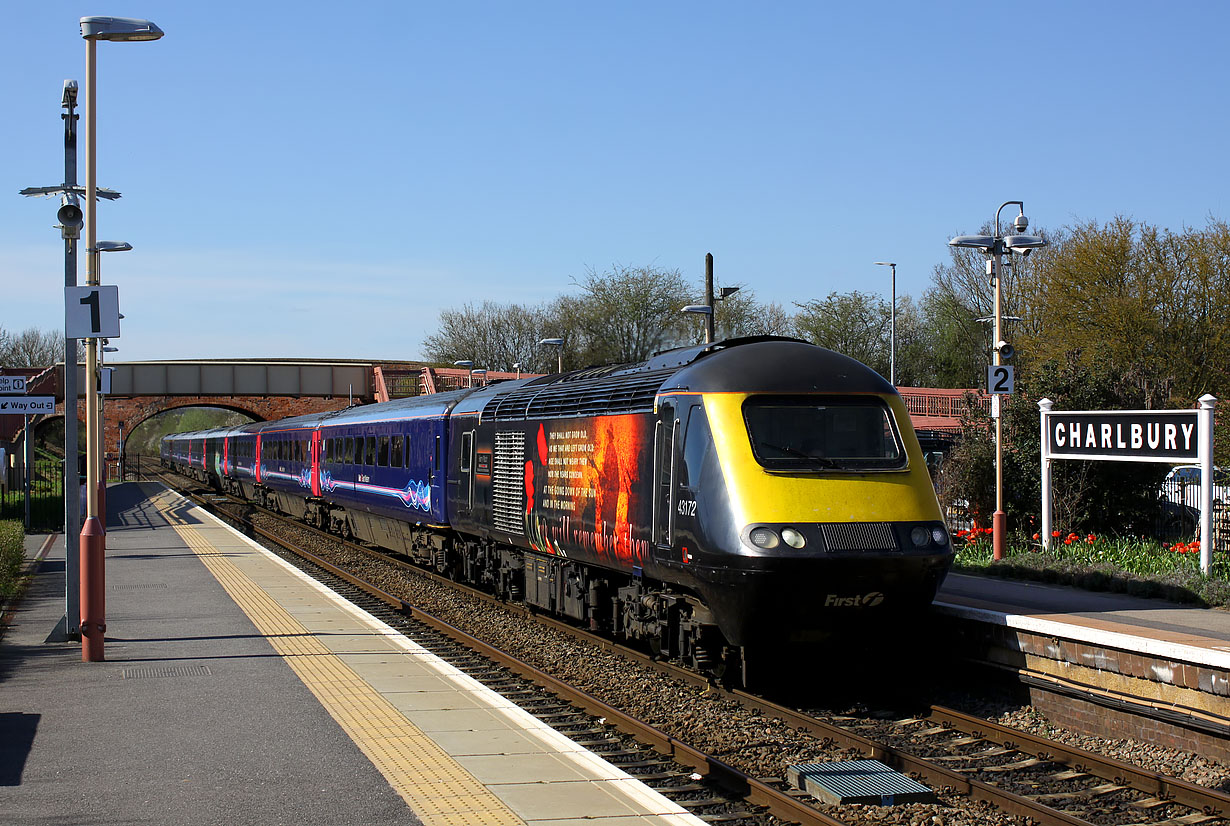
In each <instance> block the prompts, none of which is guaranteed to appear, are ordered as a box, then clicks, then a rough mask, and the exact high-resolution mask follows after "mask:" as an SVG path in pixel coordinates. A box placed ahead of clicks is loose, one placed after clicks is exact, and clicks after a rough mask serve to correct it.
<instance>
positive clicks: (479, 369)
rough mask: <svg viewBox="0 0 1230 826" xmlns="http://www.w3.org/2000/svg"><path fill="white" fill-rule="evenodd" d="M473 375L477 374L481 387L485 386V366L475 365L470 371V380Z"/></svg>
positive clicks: (472, 379) (472, 378)
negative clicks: (481, 383) (480, 380)
mask: <svg viewBox="0 0 1230 826" xmlns="http://www.w3.org/2000/svg"><path fill="white" fill-rule="evenodd" d="M475 376H478V377H479V378H480V379H482V382H483V387H486V386H487V368H486V367H475V368H474V369H473V370H471V371H470V381H471V382H473V381H474V377H475Z"/></svg>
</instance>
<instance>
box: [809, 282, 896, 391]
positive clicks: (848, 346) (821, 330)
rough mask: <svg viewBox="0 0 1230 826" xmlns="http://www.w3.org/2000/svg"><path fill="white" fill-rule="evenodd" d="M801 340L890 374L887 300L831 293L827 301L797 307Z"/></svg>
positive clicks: (816, 301) (865, 294)
mask: <svg viewBox="0 0 1230 826" xmlns="http://www.w3.org/2000/svg"><path fill="white" fill-rule="evenodd" d="M795 306H797V307H798V308H799V313H798V315H796V316H795V318H794V323H795V331H796V333H797V334H798V336H799V337H800V338H803V339H806V340H807V341H810V342H811V343H813V344H818V345H820V346H821V347H827V348H828V349H830V350H836V351H837V352H838V353H843V354H845V355H847V356H849V357H850V358H853V359H857V360H858V361H861V362H862V363H863V364H866V365H867V366H868V367H870V368H871V369H873V370H875V371H876V372H877V373H879V374H880V375H882V376H887V375H888V374H889V326H890V325H889V319H890V316H891V307H889V304H888V302H887V301H885V300H884V299H882V298H880V297H878V296H875V295H870V294H868V293H860V292H858V291H857V290H855V291H853V292H848V293H835V292H834V293H829V294H828V296H827V297H826V298H825V299H824V300H822V301H821V300H813V301H808V302H806V303H804V304H797V303H796V305H795Z"/></svg>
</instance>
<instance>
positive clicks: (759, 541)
mask: <svg viewBox="0 0 1230 826" xmlns="http://www.w3.org/2000/svg"><path fill="white" fill-rule="evenodd" d="M748 539H750V540H752V544H753V545H755V546H756V547H757V548H763V549H764V550H766V551H768V550H772V549H773V548H776V547H777V546H778V543H779V542H781V540H780V539H779V538H778V536H777V531H774V530H773V529H772V528H753V529H752V532H751V533H750V534H749V535H748Z"/></svg>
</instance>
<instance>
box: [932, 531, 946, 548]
mask: <svg viewBox="0 0 1230 826" xmlns="http://www.w3.org/2000/svg"><path fill="white" fill-rule="evenodd" d="M931 541H932V542H934V543H935V544H936V545H939V546H941V547H943V546H944V545H947V544H948V531H946V530H944V529H943V528H932V529H931Z"/></svg>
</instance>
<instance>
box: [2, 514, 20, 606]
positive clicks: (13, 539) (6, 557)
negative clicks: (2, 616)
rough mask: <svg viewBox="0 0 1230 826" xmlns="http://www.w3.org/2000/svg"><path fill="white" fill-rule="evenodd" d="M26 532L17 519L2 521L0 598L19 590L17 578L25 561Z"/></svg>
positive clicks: (9, 595) (5, 597)
mask: <svg viewBox="0 0 1230 826" xmlns="http://www.w3.org/2000/svg"><path fill="white" fill-rule="evenodd" d="M25 538H26V532H25V529H23V528H22V525H21V522H20V521H19V520H16V519H5V520H2V521H0V600H7V599H8V598H9V597H11V596H13V594H15V593H16V592H17V578H18V576H19V575H20V574H21V566H22V563H23V562H24V561H25V558H26V552H25Z"/></svg>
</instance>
